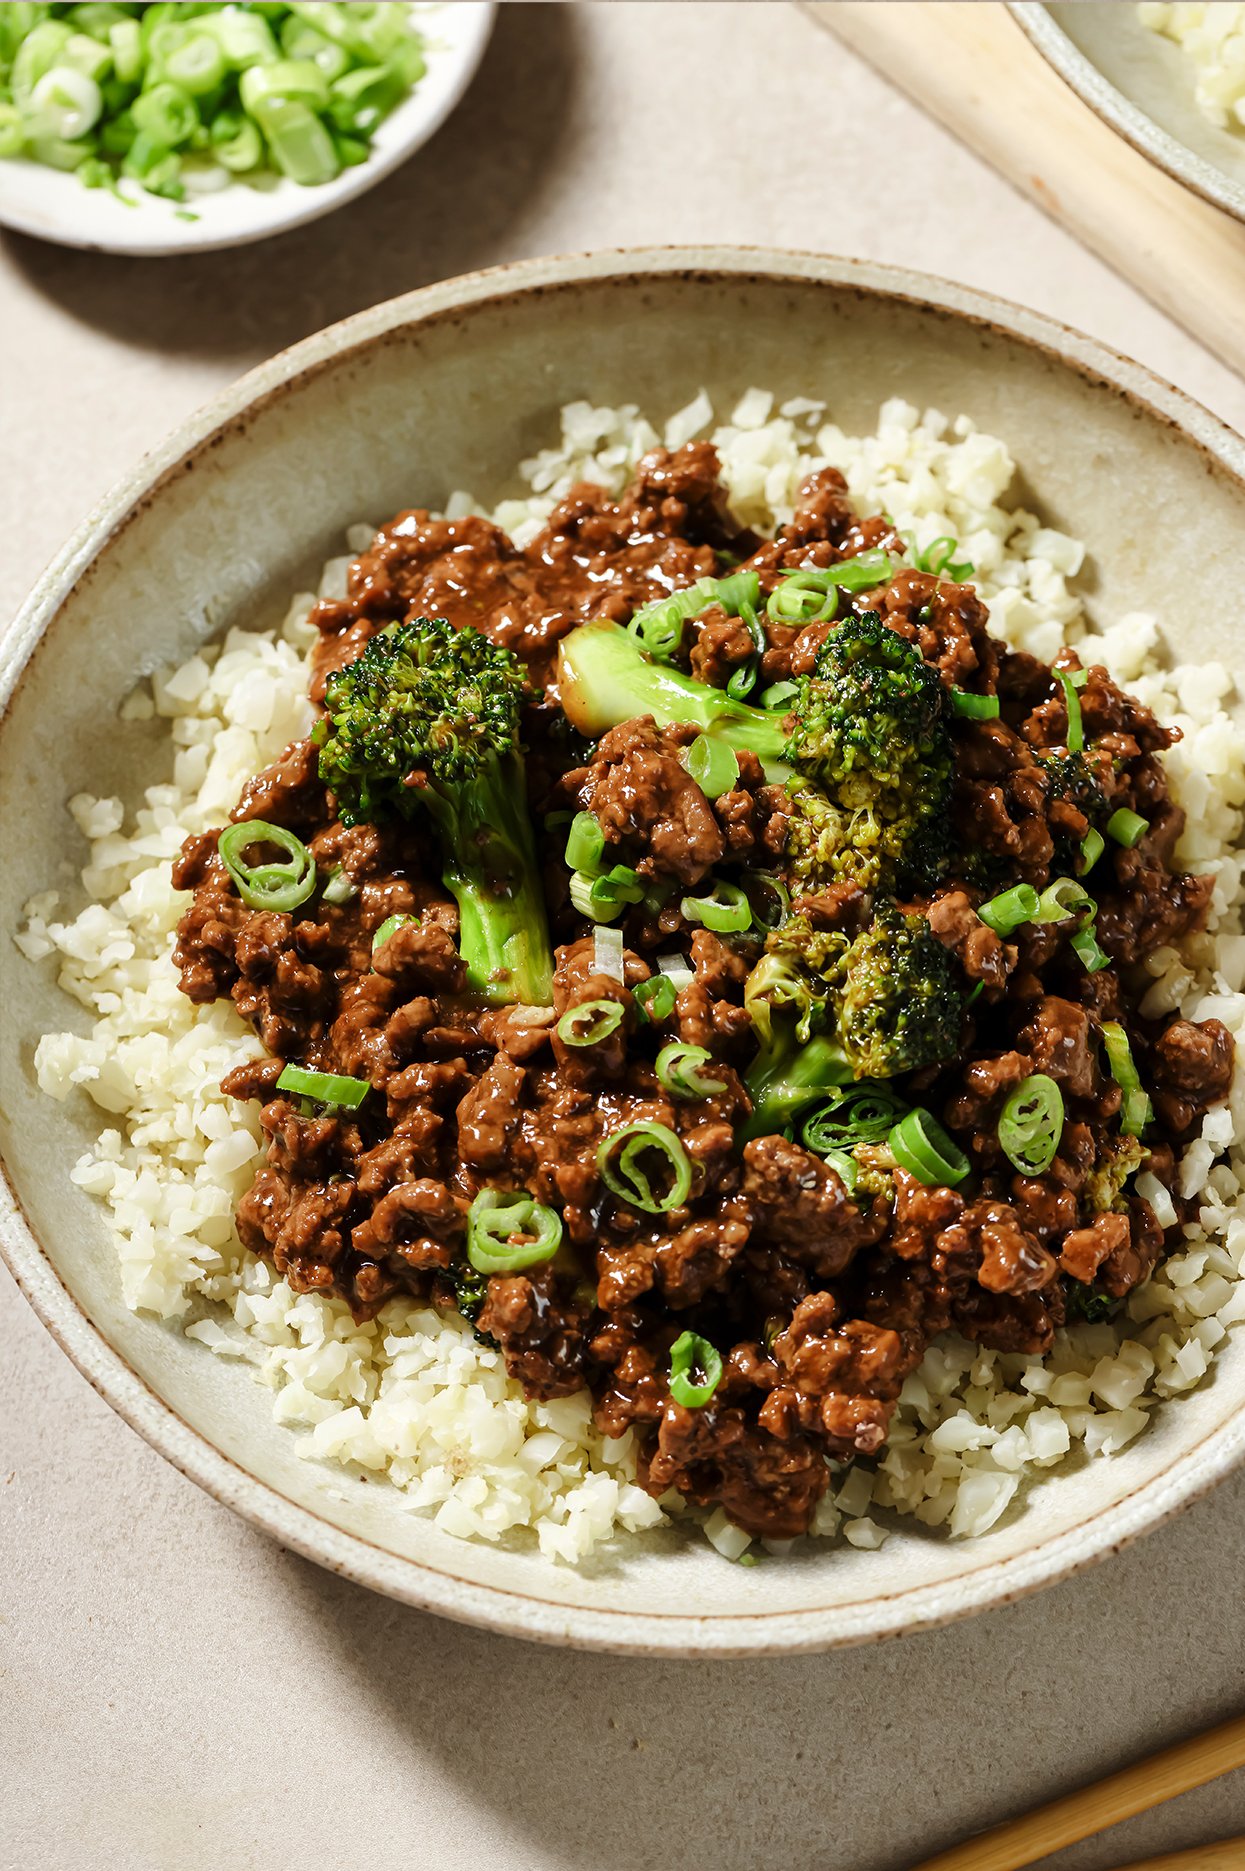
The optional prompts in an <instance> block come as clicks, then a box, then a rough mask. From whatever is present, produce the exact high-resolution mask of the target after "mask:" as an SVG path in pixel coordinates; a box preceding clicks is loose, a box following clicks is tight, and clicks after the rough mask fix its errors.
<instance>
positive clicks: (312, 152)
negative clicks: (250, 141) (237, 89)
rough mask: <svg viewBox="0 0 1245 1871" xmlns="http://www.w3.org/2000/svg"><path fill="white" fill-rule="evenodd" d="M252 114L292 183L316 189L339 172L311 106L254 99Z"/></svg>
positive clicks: (328, 140)
mask: <svg viewBox="0 0 1245 1871" xmlns="http://www.w3.org/2000/svg"><path fill="white" fill-rule="evenodd" d="M252 115H253V116H254V118H255V121H256V123H257V124H258V125H259V127H260V129H261V130H262V131H263V133H264V141H265V142H266V143H267V145H268V150H269V154H270V155H271V157H272V160H273V162H274V163H275V165H276V167H277V168H278V169H279V170H280V171H281V173H282V175H288V176H289V178H290V180H291V182H297V183H298V184H299V186H300V187H302V188H317V187H319V185H320V184H321V183H322V182H331V181H332V180H333V177H334V176H335V175H337V174H338V172H339V171H340V169H341V164H340V162H339V161H338V159H337V151H336V150H335V149H334V147H333V139H332V137H331V136H330V135H329V133H328V131H327V130H326V128H325V127H324V124H323V123H322V122H321V121H320V119H319V117H317V116H316V114H315V112H314V110H312V108H311V107H310V105H308V104H304V103H302V102H300V101H299V100H298V99H297V98H283V97H264V98H259V99H257V100H256V103H255V107H254V110H253V112H252Z"/></svg>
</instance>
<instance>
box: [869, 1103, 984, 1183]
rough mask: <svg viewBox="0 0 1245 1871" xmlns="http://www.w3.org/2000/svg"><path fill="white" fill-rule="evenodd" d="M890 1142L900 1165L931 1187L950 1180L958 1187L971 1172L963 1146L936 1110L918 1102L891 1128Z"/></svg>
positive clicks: (888, 1139)
mask: <svg viewBox="0 0 1245 1871" xmlns="http://www.w3.org/2000/svg"><path fill="white" fill-rule="evenodd" d="M887 1142H888V1143H889V1145H890V1151H891V1155H892V1156H893V1157H894V1159H895V1161H896V1162H897V1163H898V1165H899V1167H900V1169H906V1170H907V1172H908V1174H909V1175H910V1176H915V1177H916V1179H917V1181H918V1182H923V1183H925V1184H926V1185H927V1187H929V1188H936V1187H940V1186H941V1185H942V1184H944V1183H945V1184H946V1185H947V1186H948V1187H949V1188H952V1189H954V1188H955V1186H956V1184H957V1183H960V1182H963V1180H964V1178H965V1176H967V1174H968V1172H969V1167H970V1165H969V1161H968V1158H967V1157H966V1156H965V1154H964V1152H963V1150H961V1149H960V1147H959V1145H958V1144H957V1143H956V1142H955V1141H954V1139H953V1138H951V1137H948V1135H947V1133H946V1131H945V1130H944V1129H943V1127H942V1125H941V1124H940V1123H939V1122H938V1119H937V1118H936V1117H935V1116H934V1114H933V1112H932V1111H927V1110H926V1109H925V1107H924V1106H923V1105H919V1104H918V1105H914V1106H913V1108H912V1110H911V1111H908V1112H907V1113H906V1114H905V1115H904V1116H903V1117H901V1118H900V1120H899V1122H898V1123H897V1124H896V1125H895V1126H894V1128H893V1129H892V1130H891V1132H890V1134H889V1136H888V1138H887Z"/></svg>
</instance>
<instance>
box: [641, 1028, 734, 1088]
mask: <svg viewBox="0 0 1245 1871" xmlns="http://www.w3.org/2000/svg"><path fill="white" fill-rule="evenodd" d="M712 1063H713V1054H712V1053H711V1052H709V1051H707V1050H706V1048H705V1047H704V1046H687V1045H684V1044H683V1042H682V1041H681V1040H671V1042H670V1044H669V1045H668V1046H663V1047H662V1049H661V1051H660V1052H659V1053H658V1055H657V1077H658V1080H659V1081H660V1083H661V1084H662V1085H664V1086H665V1088H666V1090H667V1091H668V1092H669V1093H670V1094H671V1096H672V1097H675V1098H716V1097H717V1095H718V1093H719V1092H721V1091H725V1090H726V1080H725V1079H721V1078H705V1077H704V1076H703V1074H702V1072H701V1067H702V1066H706V1065H711V1064H712Z"/></svg>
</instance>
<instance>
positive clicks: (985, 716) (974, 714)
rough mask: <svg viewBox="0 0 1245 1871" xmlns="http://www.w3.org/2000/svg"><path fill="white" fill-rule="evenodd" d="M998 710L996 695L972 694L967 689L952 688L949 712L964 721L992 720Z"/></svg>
mask: <svg viewBox="0 0 1245 1871" xmlns="http://www.w3.org/2000/svg"><path fill="white" fill-rule="evenodd" d="M998 712H999V698H998V696H997V695H972V694H970V693H969V691H968V690H967V689H952V691H951V713H952V714H953V715H962V716H963V717H964V719H965V720H966V721H993V720H994V719H995V718H996V716H997V715H998Z"/></svg>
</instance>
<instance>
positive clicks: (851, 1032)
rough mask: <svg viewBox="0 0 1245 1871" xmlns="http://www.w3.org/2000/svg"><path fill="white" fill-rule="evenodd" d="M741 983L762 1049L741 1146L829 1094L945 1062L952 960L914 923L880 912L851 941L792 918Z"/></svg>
mask: <svg viewBox="0 0 1245 1871" xmlns="http://www.w3.org/2000/svg"><path fill="white" fill-rule="evenodd" d="M768 951H769V952H768V953H767V954H766V955H765V956H763V958H762V959H761V961H760V962H758V964H757V966H756V967H755V968H754V969H753V970H752V973H751V974H750V975H749V977H748V981H747V985H746V987H745V989H744V1004H745V1006H746V1007H747V1008H748V1011H749V1013H750V1014H751V1016H752V1024H753V1026H754V1028H755V1029H756V1032H757V1036H758V1038H759V1040H760V1042H761V1045H760V1050H759V1052H758V1054H757V1057H756V1059H755V1061H754V1062H753V1064H752V1066H751V1068H750V1069H749V1071H748V1072H747V1073H746V1074H745V1081H744V1082H745V1084H746V1085H747V1088H748V1093H749V1096H750V1097H751V1099H752V1103H753V1114H752V1117H751V1119H750V1120H749V1123H748V1125H747V1128H746V1130H745V1133H744V1134H745V1136H753V1137H755V1136H764V1135H766V1134H768V1133H769V1132H771V1131H775V1130H782V1129H783V1128H784V1127H785V1126H786V1125H787V1124H789V1123H790V1122H791V1121H792V1119H793V1118H794V1117H796V1116H798V1114H799V1113H800V1111H802V1110H803V1109H804V1108H805V1106H807V1105H808V1104H811V1103H812V1101H813V1100H814V1098H816V1097H817V1096H818V1095H819V1094H820V1093H821V1092H823V1091H825V1090H827V1089H828V1088H829V1087H830V1086H833V1085H844V1084H850V1083H852V1082H853V1081H855V1080H857V1079H864V1078H871V1079H884V1078H895V1077H898V1076H899V1074H901V1073H904V1072H916V1071H919V1070H920V1069H921V1067H922V1066H927V1065H936V1064H939V1063H941V1061H942V1060H944V1059H949V1058H952V1057H953V1056H954V1055H955V1053H956V1051H957V1049H958V1047H959V1041H960V1027H961V1023H962V1019H963V1000H962V997H961V993H960V989H959V985H958V982H957V976H956V968H955V962H954V960H953V958H952V956H951V954H950V952H949V951H948V950H947V949H945V948H944V947H943V945H942V943H941V942H939V941H938V939H937V938H936V937H935V936H933V935H931V934H930V931H929V927H928V925H927V924H926V922H925V920H924V918H923V917H921V916H917V915H905V914H904V913H903V911H901V910H899V909H897V908H896V907H895V906H894V905H893V904H892V903H889V902H886V901H883V902H881V903H879V905H878V907H877V911H876V913H875V916H874V920H873V922H872V923H871V924H870V926H869V927H868V928H867V929H866V930H864V931H863V932H862V933H861V934H860V935H858V936H856V937H855V938H853V939H852V940H850V941H849V939H848V938H847V937H846V936H844V935H841V934H837V933H834V932H831V933H826V932H824V931H821V930H817V929H814V928H812V927H811V925H810V924H809V923H808V921H807V919H806V918H805V917H803V916H793V917H791V918H790V919H789V920H788V921H787V922H786V923H785V924H784V925H783V927H782V928H781V929H780V930H777V931H775V933H774V934H773V935H772V936H771V937H770V939H769V944H768Z"/></svg>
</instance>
